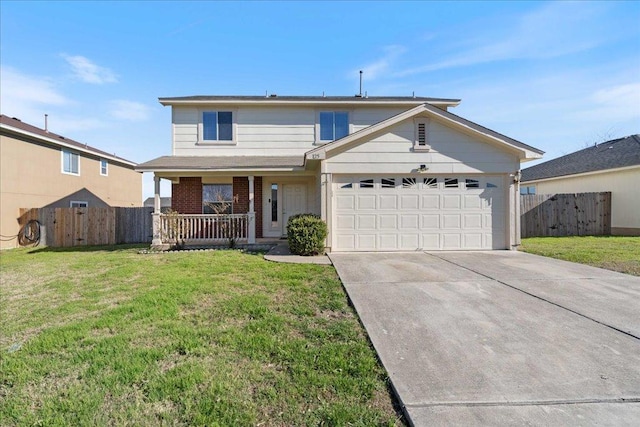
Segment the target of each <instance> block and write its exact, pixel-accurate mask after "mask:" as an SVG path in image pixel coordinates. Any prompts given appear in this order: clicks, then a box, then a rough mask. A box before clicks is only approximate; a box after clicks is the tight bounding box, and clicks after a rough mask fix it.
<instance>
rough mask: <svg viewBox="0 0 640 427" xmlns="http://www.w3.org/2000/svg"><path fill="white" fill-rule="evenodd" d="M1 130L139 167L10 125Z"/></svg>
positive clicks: (120, 159) (132, 163)
mask: <svg viewBox="0 0 640 427" xmlns="http://www.w3.org/2000/svg"><path fill="white" fill-rule="evenodd" d="M0 129H5V130H8V131H10V132H13V133H16V134H19V135H24V136H28V137H30V138H34V139H38V140H40V141H45V142H48V143H50V144H53V145H55V146H60V147H65V148H69V149H71V150H75V151H80V152H82V153H86V154H91V155H92V156H95V157H100V158H101V159H105V160H111V161H112V162H117V163H121V164H123V165H127V166H134V167H135V166H136V165H137V163H135V162H132V161H129V160H125V159H123V158H120V157H116V156H112V155H110V154H107V153H99V152H96V151H94V150H90V149H88V148H82V147H78V146H76V145H72V144H68V143H65V142H64V141H58V140H56V139H54V138H49V137H46V136H42V135H38V134H37V133H33V132H29V131H26V130H24V129H20V128H16V127H13V126H10V125H6V124H0Z"/></svg>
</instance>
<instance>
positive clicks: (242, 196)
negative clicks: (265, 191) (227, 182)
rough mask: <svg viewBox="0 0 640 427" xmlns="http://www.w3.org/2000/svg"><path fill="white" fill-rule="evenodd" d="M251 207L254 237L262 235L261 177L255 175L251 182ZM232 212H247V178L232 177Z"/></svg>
mask: <svg viewBox="0 0 640 427" xmlns="http://www.w3.org/2000/svg"><path fill="white" fill-rule="evenodd" d="M253 196H254V199H253V209H254V210H255V212H256V237H258V238H261V237H262V177H261V176H256V177H255V179H254V182H253ZM233 197H234V202H233V213H236V214H240V213H247V212H249V178H247V177H246V176H234V177H233Z"/></svg>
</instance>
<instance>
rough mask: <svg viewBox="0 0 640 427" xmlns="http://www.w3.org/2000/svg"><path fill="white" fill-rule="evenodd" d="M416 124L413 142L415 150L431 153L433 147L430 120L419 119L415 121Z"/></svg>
mask: <svg viewBox="0 0 640 427" xmlns="http://www.w3.org/2000/svg"><path fill="white" fill-rule="evenodd" d="M414 124H415V139H414V141H413V149H414V150H418V151H420V150H422V151H429V150H430V149H431V145H429V119H427V118H425V117H419V118H417V119H415V120H414Z"/></svg>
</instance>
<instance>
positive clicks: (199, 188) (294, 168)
mask: <svg viewBox="0 0 640 427" xmlns="http://www.w3.org/2000/svg"><path fill="white" fill-rule="evenodd" d="M459 102H460V101H459V100H457V99H438V98H419V97H360V96H356V97H308V96H275V95H272V96H269V97H257V96H255V97H254V96H188V97H176V98H160V103H161V104H162V105H164V106H171V107H172V129H173V131H172V133H173V135H172V141H173V146H172V155H171V156H164V157H160V158H157V159H154V160H151V161H148V162H146V163H142V164H140V165H138V167H137V168H136V169H137V170H138V171H143V172H153V173H154V174H155V180H156V186H155V187H156V197H157V198H159V189H160V179H168V180H171V182H172V199H171V201H172V209H173V210H175V211H177V212H180V213H183V214H205V213H209V212H215V211H218V210H220V209H212V207H213V208H215V207H218V208H223V209H226V211H227V212H233V213H234V214H240V215H241V216H246V217H247V218H248V237H247V240H248V241H249V242H252V241H254V240H255V238H266V237H271V238H279V237H281V236H284V235H286V224H287V220H288V218H289V217H290V216H291V215H295V214H298V213H302V212H311V213H315V214H318V215H320V216H321V217H322V218H323V219H324V220H325V221H326V222H327V225H328V228H329V236H328V238H327V250H329V251H395V250H418V249H425V250H456V249H508V248H513V247H514V246H515V245H517V244H518V241H519V215H518V208H517V206H516V204H517V201H518V197H517V182H516V181H517V176H518V172H519V170H520V162H522V161H526V160H531V159H538V158H540V157H541V156H542V152H541V151H540V150H537V149H535V148H533V147H530V146H528V145H526V144H523V143H521V142H519V141H516V140H514V139H512V138H509V137H507V136H504V135H501V134H499V133H497V132H494V131H492V130H489V129H487V128H484V127H482V126H480V125H478V124H475V123H472V122H470V121H468V120H466V119H463V118H462V117H459V116H456V115H454V114H451V113H450V112H448V111H447V109H448V108H449V107H455V106H456V105H458V104H459ZM158 200H159V199H158ZM157 211H158V212H159V209H158V210H157ZM157 218H159V219H158V221H157V222H156V224H157V226H156V230H155V232H154V244H160V243H161V240H162V239H163V236H162V233H161V231H160V230H161V226H160V223H161V220H160V218H161V216H160V215H158V216H157ZM192 219H193V220H194V221H196V220H198V219H197V218H196V217H193V218H192ZM200 227H201V228H200V229H201V230H202V231H200V232H199V235H204V234H206V232H208V231H207V228H206V227H205V226H200ZM192 234H193V235H195V234H197V233H195V232H194V233H192Z"/></svg>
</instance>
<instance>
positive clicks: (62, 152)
mask: <svg viewBox="0 0 640 427" xmlns="http://www.w3.org/2000/svg"><path fill="white" fill-rule="evenodd" d="M64 153H70V154H75V155H76V156H78V173H75V172H67V171H65V170H64ZM81 158H82V156H81V155H80V154H78V153H76V152H74V151H71V150H60V171H61V172H62V173H63V174H65V175H73V176H80V159H81Z"/></svg>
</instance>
